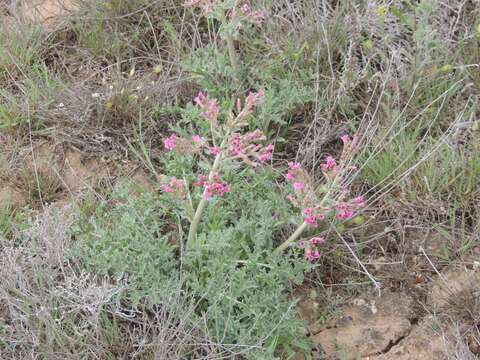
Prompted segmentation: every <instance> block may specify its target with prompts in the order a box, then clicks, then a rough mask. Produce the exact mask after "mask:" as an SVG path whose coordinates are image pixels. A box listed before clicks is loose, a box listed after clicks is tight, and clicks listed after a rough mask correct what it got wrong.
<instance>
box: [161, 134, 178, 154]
mask: <svg viewBox="0 0 480 360" xmlns="http://www.w3.org/2000/svg"><path fill="white" fill-rule="evenodd" d="M176 140H177V134H175V133H173V134H172V135H170V137H168V138H166V139H164V140H163V145H164V146H165V149H167V150H168V151H171V150H173V149H175V147H176V146H177V145H176Z"/></svg>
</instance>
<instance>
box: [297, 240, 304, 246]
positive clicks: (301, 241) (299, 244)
mask: <svg viewBox="0 0 480 360" xmlns="http://www.w3.org/2000/svg"><path fill="white" fill-rule="evenodd" d="M298 247H301V248H304V247H305V240H300V241H299V242H298Z"/></svg>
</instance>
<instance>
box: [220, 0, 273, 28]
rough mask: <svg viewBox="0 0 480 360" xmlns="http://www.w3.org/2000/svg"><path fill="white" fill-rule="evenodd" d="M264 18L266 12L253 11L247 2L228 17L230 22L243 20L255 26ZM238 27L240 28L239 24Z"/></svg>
mask: <svg viewBox="0 0 480 360" xmlns="http://www.w3.org/2000/svg"><path fill="white" fill-rule="evenodd" d="M266 17H267V12H266V11H264V10H253V9H252V7H251V6H250V4H248V3H247V2H244V3H243V4H241V5H240V7H239V9H236V8H234V9H233V10H232V11H231V13H230V15H229V18H230V20H238V21H242V20H244V21H248V22H251V23H255V24H260V23H261V22H262V21H263V20H265V18H266ZM238 27H241V24H238Z"/></svg>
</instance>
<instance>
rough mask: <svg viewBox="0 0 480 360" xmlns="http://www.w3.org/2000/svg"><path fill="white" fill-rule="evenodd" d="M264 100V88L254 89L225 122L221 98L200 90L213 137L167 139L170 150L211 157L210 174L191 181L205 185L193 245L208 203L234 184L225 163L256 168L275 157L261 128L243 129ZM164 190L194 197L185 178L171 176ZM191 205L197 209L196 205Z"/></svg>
mask: <svg viewBox="0 0 480 360" xmlns="http://www.w3.org/2000/svg"><path fill="white" fill-rule="evenodd" d="M263 100H264V92H263V91H258V92H250V93H249V94H248V95H247V96H246V98H245V101H244V102H243V103H242V101H241V100H240V99H238V100H237V102H236V107H235V109H231V110H230V111H229V113H228V115H227V117H226V121H223V122H222V121H220V120H219V118H220V115H221V112H220V106H219V105H218V101H217V100H216V99H210V98H209V96H208V95H206V94H204V93H203V92H200V93H199V94H198V95H197V96H196V97H195V99H194V102H195V104H196V105H197V107H198V108H199V109H200V111H201V113H200V115H201V117H202V119H203V120H204V121H206V122H207V123H208V124H209V128H210V138H209V139H206V138H204V137H201V136H200V135H198V134H196V135H193V136H192V137H191V138H186V137H180V136H179V135H177V134H176V133H172V134H171V135H170V136H169V137H167V138H166V139H164V141H163V144H164V148H165V150H166V151H169V152H173V151H178V152H186V153H191V154H197V155H198V156H202V157H203V158H206V159H210V165H209V171H208V174H207V175H206V174H199V175H198V176H197V181H195V182H193V183H192V184H191V185H192V188H195V187H198V188H202V189H203V191H202V197H201V199H200V201H199V203H198V205H197V207H196V210H195V211H194V214H193V218H192V219H191V224H190V229H189V235H188V242H187V245H189V246H191V245H192V244H193V242H194V241H195V238H196V234H197V228H198V225H199V223H200V220H201V216H202V213H203V210H204V209H205V206H206V205H207V202H208V201H209V200H211V199H212V198H214V197H223V196H225V195H226V194H228V193H229V192H230V185H229V184H228V183H227V182H226V181H224V180H222V168H223V166H224V165H225V164H226V163H230V164H235V165H236V166H242V165H245V166H250V167H253V168H255V167H257V166H260V165H262V164H265V163H266V162H268V161H269V160H271V158H272V154H273V150H274V145H273V144H267V143H266V137H265V135H264V134H263V133H262V131H261V130H259V129H256V130H254V131H250V132H242V130H243V128H244V127H245V126H246V125H247V121H246V120H247V118H248V116H250V115H251V114H252V113H253V111H254V108H255V107H256V106H258V105H260V104H261V103H262V102H263ZM160 189H161V190H162V191H163V192H165V193H168V194H170V195H172V196H175V197H176V198H178V199H181V200H186V199H187V198H188V199H192V196H191V194H190V191H189V186H187V184H186V183H185V181H181V180H178V179H176V178H171V179H170V180H169V181H168V182H167V183H165V184H162V185H161V186H160ZM187 193H188V195H187ZM191 207H192V209H193V205H192V204H191Z"/></svg>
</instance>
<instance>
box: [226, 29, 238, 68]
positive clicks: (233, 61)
mask: <svg viewBox="0 0 480 360" xmlns="http://www.w3.org/2000/svg"><path fill="white" fill-rule="evenodd" d="M225 40H226V42H227V49H228V56H229V57H230V64H231V65H232V67H233V70H234V71H235V77H237V76H238V72H239V70H240V69H239V66H238V60H237V53H236V51H235V44H234V43H233V38H232V36H231V35H229V34H228V35H225Z"/></svg>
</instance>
